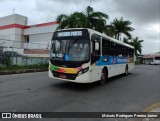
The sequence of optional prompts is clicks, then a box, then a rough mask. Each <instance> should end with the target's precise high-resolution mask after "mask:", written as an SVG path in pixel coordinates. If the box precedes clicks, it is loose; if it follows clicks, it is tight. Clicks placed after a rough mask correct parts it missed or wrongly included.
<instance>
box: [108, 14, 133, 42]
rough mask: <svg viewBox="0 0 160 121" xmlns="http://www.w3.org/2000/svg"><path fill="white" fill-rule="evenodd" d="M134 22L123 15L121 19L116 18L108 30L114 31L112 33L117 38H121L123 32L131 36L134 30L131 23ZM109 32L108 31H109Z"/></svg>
mask: <svg viewBox="0 0 160 121" xmlns="http://www.w3.org/2000/svg"><path fill="white" fill-rule="evenodd" d="M131 23H132V22H130V21H125V20H123V18H122V17H121V18H120V19H119V20H118V19H117V18H115V19H114V20H113V22H112V23H111V25H110V26H109V27H108V30H110V31H111V32H112V35H114V37H115V39H118V40H119V39H120V36H121V34H124V35H126V36H127V37H129V38H131V37H132V36H131V34H130V32H131V31H133V30H134V28H132V27H131V26H130V25H131ZM107 34H108V33H107Z"/></svg>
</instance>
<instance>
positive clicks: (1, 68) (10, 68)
mask: <svg viewBox="0 0 160 121" xmlns="http://www.w3.org/2000/svg"><path fill="white" fill-rule="evenodd" d="M47 68H48V64H39V65H38V64H37V65H28V66H17V65H13V66H1V67H0V71H5V70H9V71H11V70H20V69H47Z"/></svg>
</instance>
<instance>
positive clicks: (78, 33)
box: [57, 31, 82, 37]
mask: <svg viewBox="0 0 160 121" xmlns="http://www.w3.org/2000/svg"><path fill="white" fill-rule="evenodd" d="M57 36H58V37H69V36H82V31H67V32H58V34H57Z"/></svg>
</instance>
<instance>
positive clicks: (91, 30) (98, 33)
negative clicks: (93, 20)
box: [57, 28, 134, 49]
mask: <svg viewBox="0 0 160 121" xmlns="http://www.w3.org/2000/svg"><path fill="white" fill-rule="evenodd" d="M73 29H74V30H79V29H81V30H82V29H86V30H88V31H89V32H90V33H92V34H97V35H100V36H102V37H105V38H107V39H109V40H111V41H113V42H116V43H118V44H121V45H124V46H126V47H129V48H132V49H134V47H133V46H131V45H129V44H126V43H124V42H121V41H119V40H117V39H114V38H112V37H110V36H107V35H106V34H102V33H100V32H98V31H95V30H93V29H89V28H68V29H61V30H57V31H65V30H73Z"/></svg>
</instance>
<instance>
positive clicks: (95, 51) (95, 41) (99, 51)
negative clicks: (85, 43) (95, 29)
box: [91, 34, 101, 56]
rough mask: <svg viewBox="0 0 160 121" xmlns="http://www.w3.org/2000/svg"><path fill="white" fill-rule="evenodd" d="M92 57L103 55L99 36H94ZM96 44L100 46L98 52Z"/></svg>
mask: <svg viewBox="0 0 160 121" xmlns="http://www.w3.org/2000/svg"><path fill="white" fill-rule="evenodd" d="M91 39H92V55H95V56H96V55H101V47H100V45H101V44H100V36H98V35H95V34H94V35H92V38H91ZM96 43H98V44H99V49H98V50H96V49H95V48H96V47H95V45H96Z"/></svg>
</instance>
